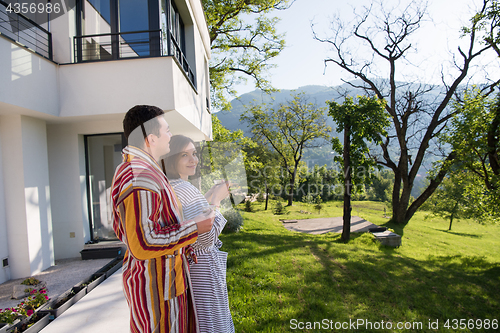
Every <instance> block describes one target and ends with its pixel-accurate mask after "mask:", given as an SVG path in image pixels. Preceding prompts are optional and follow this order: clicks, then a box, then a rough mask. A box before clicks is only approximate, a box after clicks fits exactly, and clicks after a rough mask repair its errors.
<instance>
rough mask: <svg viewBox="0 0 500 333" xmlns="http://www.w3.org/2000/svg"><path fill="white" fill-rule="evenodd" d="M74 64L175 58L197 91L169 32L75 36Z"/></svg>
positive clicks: (191, 75)
mask: <svg viewBox="0 0 500 333" xmlns="http://www.w3.org/2000/svg"><path fill="white" fill-rule="evenodd" d="M73 42H74V49H75V59H74V62H75V63H83V62H91V61H104V60H118V59H130V58H146V57H174V59H175V60H176V62H177V64H178V65H179V67H180V68H181V69H182V71H183V72H184V74H185V75H186V76H187V78H188V80H189V82H191V84H192V85H193V87H194V88H195V90H196V78H195V75H194V72H193V70H192V69H191V67H190V66H189V64H188V62H187V59H186V57H185V55H184V53H183V52H182V50H181V48H180V47H179V45H178V43H177V42H176V40H175V38H173V36H172V34H171V33H170V32H168V31H167V32H164V31H162V30H143V31H133V32H120V33H107V34H97V35H85V36H75V37H74V38H73Z"/></svg>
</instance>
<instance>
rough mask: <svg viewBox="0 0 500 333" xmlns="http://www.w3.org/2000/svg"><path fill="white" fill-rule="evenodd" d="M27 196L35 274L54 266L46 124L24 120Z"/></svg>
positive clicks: (31, 262)
mask: <svg viewBox="0 0 500 333" xmlns="http://www.w3.org/2000/svg"><path fill="white" fill-rule="evenodd" d="M21 121H22V142H23V164H24V193H25V207H26V208H25V209H26V223H27V232H28V235H27V236H28V243H29V258H30V266H31V273H32V274H35V273H38V272H41V271H43V270H44V269H46V268H48V267H50V266H52V265H53V264H54V254H53V253H54V245H53V241H52V221H51V206H50V191H49V165H48V156H47V132H46V125H45V121H43V120H39V119H35V118H31V117H25V116H23V117H21Z"/></svg>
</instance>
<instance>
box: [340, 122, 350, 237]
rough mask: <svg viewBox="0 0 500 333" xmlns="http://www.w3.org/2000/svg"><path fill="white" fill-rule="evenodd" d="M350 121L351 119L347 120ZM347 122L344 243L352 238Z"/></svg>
mask: <svg viewBox="0 0 500 333" xmlns="http://www.w3.org/2000/svg"><path fill="white" fill-rule="evenodd" d="M347 119H349V118H347ZM348 123H349V121H346V126H345V127H344V156H343V157H344V224H343V228H342V237H341V239H342V241H344V242H347V241H349V239H350V238H351V210H352V209H351V191H352V177H351V133H350V132H351V128H350V126H349V125H347V124H348Z"/></svg>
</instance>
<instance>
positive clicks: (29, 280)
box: [21, 277, 40, 286]
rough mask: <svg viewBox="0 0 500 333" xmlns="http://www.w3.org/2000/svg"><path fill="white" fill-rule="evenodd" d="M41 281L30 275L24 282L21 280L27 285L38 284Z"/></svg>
mask: <svg viewBox="0 0 500 333" xmlns="http://www.w3.org/2000/svg"><path fill="white" fill-rule="evenodd" d="M39 283H40V281H39V280H38V279H36V278H34V277H29V278H27V279H25V280H24V281H23V282H21V284H24V285H26V286H36V285H37V284H39Z"/></svg>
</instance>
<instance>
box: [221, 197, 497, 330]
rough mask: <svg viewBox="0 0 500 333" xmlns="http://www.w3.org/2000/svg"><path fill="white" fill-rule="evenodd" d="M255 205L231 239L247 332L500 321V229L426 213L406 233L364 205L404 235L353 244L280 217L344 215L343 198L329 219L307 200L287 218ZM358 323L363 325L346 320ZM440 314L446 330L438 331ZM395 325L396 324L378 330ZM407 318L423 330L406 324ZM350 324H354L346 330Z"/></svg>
mask: <svg viewBox="0 0 500 333" xmlns="http://www.w3.org/2000/svg"><path fill="white" fill-rule="evenodd" d="M254 208H255V212H253V213H246V212H242V214H243V217H244V219H245V225H244V229H243V230H242V231H240V232H239V233H236V234H224V235H222V236H221V240H222V241H223V243H224V246H223V248H222V250H224V251H227V252H229V258H228V271H227V285H228V291H229V302H230V306H231V313H232V316H233V321H234V324H235V327H236V331H237V332H290V331H293V332H295V331H300V332H318V331H356V332H373V331H377V332H403V331H405V332H409V331H417V330H418V331H420V332H480V331H482V330H483V328H482V329H477V328H478V327H479V323H480V322H479V320H485V319H489V320H490V327H493V326H492V324H493V322H492V320H493V319H496V320H497V321H498V320H500V297H499V290H500V252H499V245H500V237H499V236H500V228H499V226H498V225H491V224H490V225H481V224H478V223H475V222H472V221H458V222H456V223H454V226H453V229H452V230H451V231H447V229H448V221H445V220H442V219H439V218H432V219H424V216H425V213H421V212H418V213H417V214H416V215H415V217H414V218H413V219H412V220H411V221H410V223H409V224H408V225H407V226H406V227H405V228H404V229H402V228H400V227H398V226H396V225H391V224H389V223H388V219H387V218H384V212H383V210H384V206H383V204H381V203H375V202H354V203H353V211H352V212H353V215H359V216H360V217H363V218H365V219H367V220H368V221H370V222H372V223H375V224H377V225H383V226H388V227H391V228H393V229H394V230H396V232H398V233H399V234H402V235H403V239H402V246H401V247H399V248H396V249H393V248H387V247H384V246H381V245H379V243H378V242H376V241H374V240H373V238H372V236H371V235H370V234H351V241H350V242H349V243H347V244H344V243H342V242H341V241H340V234H323V235H309V234H303V233H298V232H293V231H289V230H287V229H285V228H284V227H283V226H282V225H281V222H279V220H278V219H279V218H283V217H285V218H287V219H288V218H290V219H292V218H297V219H300V218H315V217H326V216H332V217H333V216H341V215H342V203H341V202H329V203H325V204H324V208H323V209H322V210H321V214H319V215H318V214H317V213H316V211H315V210H314V209H313V205H308V204H303V203H296V204H294V206H292V207H288V211H289V214H287V215H285V216H283V215H282V216H277V215H273V213H272V210H268V211H264V210H263V204H257V205H254ZM301 210H302V211H309V212H311V213H313V214H302V213H299V211H301ZM447 319H449V320H450V321H449V322H448V324H449V327H448V328H446V327H444V324H445V323H446V320H447ZM453 319H458V320H460V319H465V320H466V321H465V323H468V324H469V327H471V328H472V327H474V329H469V328H467V327H466V328H465V329H463V325H462V327H460V322H459V321H457V322H453V321H452V320H453ZM469 319H473V320H477V321H474V322H473V323H472V322H467V320H469ZM358 320H359V322H358V323H360V325H359V326H357V327H356V330H353V329H352V328H353V327H354V326H346V325H347V324H349V321H351V323H356V322H357V321H358ZM361 320H364V322H361ZM436 320H438V323H437V324H438V329H431V328H429V325H430V323H434V324H433V325H435V323H436ZM367 321H368V322H371V323H372V326H370V325H369V324H368V323H366V322H367ZM382 321H383V324H382ZM315 322H316V327H314V325H315V324H314V323H315ZM387 322H390V323H391V325H392V329H376V328H377V327H378V328H387V327H388V324H387ZM399 322H400V323H403V324H405V323H406V325H413V324H412V323H414V322H415V323H417V324H415V325H418V323H421V325H422V328H421V329H416V328H415V329H404V328H403V329H398V328H397V327H396V325H397V323H399ZM481 323H483V322H481ZM342 324H343V325H344V328H347V329H345V330H342V329H338V328H340V326H339V325H342ZM335 325H337V329H335ZM377 325H378V326H377ZM466 326H467V325H466ZM407 327H409V326H407ZM433 327H434V326H433ZM302 328H303V329H302ZM454 328H455V329H454ZM489 331H490V332H493V331H497V330H494V329H490V330H489Z"/></svg>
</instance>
